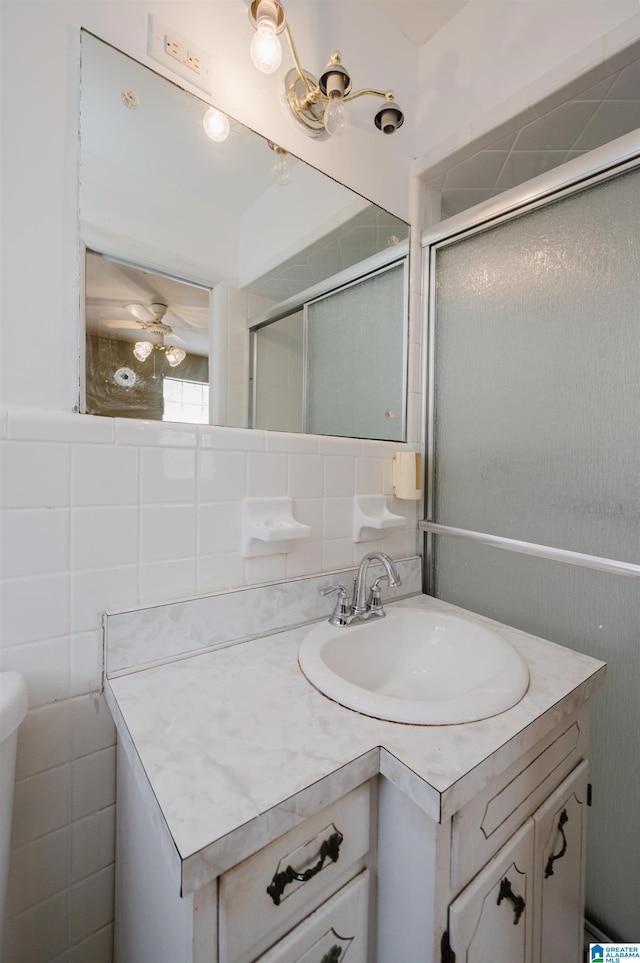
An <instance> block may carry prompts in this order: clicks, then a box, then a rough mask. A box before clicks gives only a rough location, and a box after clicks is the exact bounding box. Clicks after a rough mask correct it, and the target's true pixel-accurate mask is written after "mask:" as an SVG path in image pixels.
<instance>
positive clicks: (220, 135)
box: [202, 107, 230, 144]
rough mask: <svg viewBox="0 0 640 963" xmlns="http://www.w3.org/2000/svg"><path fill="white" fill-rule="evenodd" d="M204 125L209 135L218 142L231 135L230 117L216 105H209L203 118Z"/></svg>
mask: <svg viewBox="0 0 640 963" xmlns="http://www.w3.org/2000/svg"><path fill="white" fill-rule="evenodd" d="M202 126H203V127H204V132H205V134H206V135H207V137H210V138H211V140H215V141H216V143H218V144H220V143H221V142H222V141H223V140H226V139H227V137H228V136H229V130H230V127H229V118H228V117H227V115H226V114H223V113H222V111H221V110H217V109H216V108H215V107H209V110H208V111H207V112H206V114H205V115H204V118H203V120H202Z"/></svg>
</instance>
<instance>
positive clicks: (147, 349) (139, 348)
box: [133, 333, 187, 368]
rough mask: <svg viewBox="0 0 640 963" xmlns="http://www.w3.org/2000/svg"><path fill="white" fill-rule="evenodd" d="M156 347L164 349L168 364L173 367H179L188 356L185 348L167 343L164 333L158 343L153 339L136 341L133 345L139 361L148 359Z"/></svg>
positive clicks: (159, 349) (160, 349)
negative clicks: (152, 340)
mask: <svg viewBox="0 0 640 963" xmlns="http://www.w3.org/2000/svg"><path fill="white" fill-rule="evenodd" d="M154 349H155V350H156V351H164V356H165V358H166V359H167V364H169V365H170V367H172V368H177V367H178V365H179V364H181V362H183V361H184V359H185V358H186V357H187V352H186V351H185V350H184V348H178V347H177V346H176V345H174V344H165V343H164V334H163V333H161V334H160V336H159V341H158V344H153V343H152V342H151V341H136V343H135V344H134V346H133V354H134V357H136V358H137V359H138V361H146V360H147V358H148V357H149V355H150V354H151V353H152V351H153V350H154Z"/></svg>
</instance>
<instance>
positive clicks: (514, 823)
mask: <svg viewBox="0 0 640 963" xmlns="http://www.w3.org/2000/svg"><path fill="white" fill-rule="evenodd" d="M588 740H589V707H588V705H585V706H583V707H582V708H581V709H580V710H579V712H578V713H577V714H576V715H575V716H574V717H573V719H571V720H569V721H565V722H563V723H562V725H561V726H559V727H558V728H557V729H555V730H554V731H553V732H552V733H550V734H549V736H547V737H545V739H543V740H541V741H540V742H539V743H538V744H537V745H535V746H534V747H533V748H532V749H531V750H530V751H529V752H528V753H526V754H525V755H524V756H523V757H522V758H521V759H518V760H517V762H515V763H514V764H513V765H512V766H510V768H509V769H507V770H506V772H504V773H503V774H502V775H501V776H500V777H498V778H497V779H495V780H493V781H492V782H491V785H490V786H488V787H487V788H486V789H485V790H484V791H483V792H480V793H479V794H478V795H477V796H475V797H474V798H473V799H472V800H471V802H469V803H467V805H466V806H463V807H462V809H461V810H460V811H459V812H457V813H456V814H455V815H454V817H453V821H452V830H451V886H452V888H453V889H454V890H459V889H460V888H461V887H462V886H465V885H466V884H467V883H468V882H469V880H470V879H472V878H473V877H474V876H475V875H476V873H477V872H478V871H479V870H480V869H482V867H483V866H484V865H485V864H486V863H487V862H488V861H489V860H490V859H491V857H492V856H494V855H495V853H497V852H498V850H499V849H500V848H501V846H503V845H504V843H505V842H506V841H507V840H508V839H509V837H510V836H512V835H513V834H514V832H515V831H516V830H517V828H518V827H519V826H521V825H522V823H523V822H524V821H525V820H526V819H527V818H528V817H529V816H530V815H531V814H532V813H533V812H534V811H535V810H536V809H537V808H538V806H539V805H540V804H541V803H542V802H543V801H544V800H545V799H546V798H547V796H549V795H550V793H552V792H553V791H554V789H555V788H556V787H557V786H559V785H560V783H561V782H562V780H563V779H564V778H565V776H567V775H568V774H569V773H570V772H571V770H572V769H574V767H575V766H576V765H577V764H578V762H579V761H580V760H581V759H582V758H583V757H584V756H585V755H586V751H587V745H588Z"/></svg>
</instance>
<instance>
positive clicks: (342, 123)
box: [324, 91, 349, 137]
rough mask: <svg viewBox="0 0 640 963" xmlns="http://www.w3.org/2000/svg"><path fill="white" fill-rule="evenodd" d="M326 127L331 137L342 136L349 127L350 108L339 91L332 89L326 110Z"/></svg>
mask: <svg viewBox="0 0 640 963" xmlns="http://www.w3.org/2000/svg"><path fill="white" fill-rule="evenodd" d="M324 127H325V130H326V132H327V133H328V134H330V135H331V137H340V136H341V135H342V134H344V132H345V131H346V130H347V129H348V127H349V108H348V107H346V106H345V103H344V98H343V96H342V94H341V93H340V92H339V91H332V93H331V94H330V96H329V103H328V104H327V106H326V108H325V112H324Z"/></svg>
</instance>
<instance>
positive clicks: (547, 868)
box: [544, 809, 569, 879]
mask: <svg viewBox="0 0 640 963" xmlns="http://www.w3.org/2000/svg"><path fill="white" fill-rule="evenodd" d="M568 822H569V817H568V816H567V810H566V809H563V810H562V812H561V813H560V818H559V819H558V832H559V833H560V835H561V836H562V849H561V850H560V852H559V853H556V854H555V856H554V854H553V853H551V855H550V856H549V859H548V860H547V865H546V866H545V870H544V878H545V879H548V878H549V876H553V864H554V863H555V861H556V859H562V857H563V856H564V854H565V853H566V851H567V837H566V836H565V833H564V824H565V823H568Z"/></svg>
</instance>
